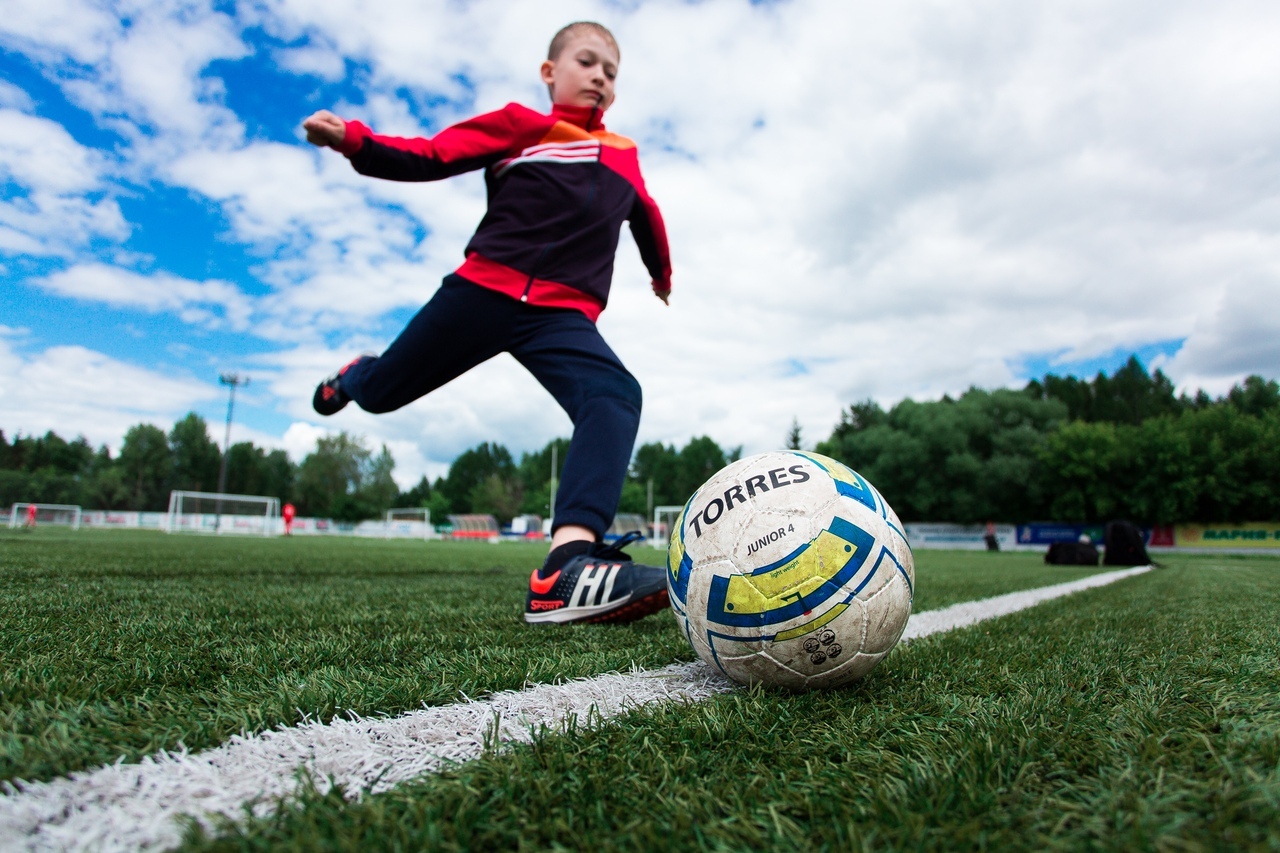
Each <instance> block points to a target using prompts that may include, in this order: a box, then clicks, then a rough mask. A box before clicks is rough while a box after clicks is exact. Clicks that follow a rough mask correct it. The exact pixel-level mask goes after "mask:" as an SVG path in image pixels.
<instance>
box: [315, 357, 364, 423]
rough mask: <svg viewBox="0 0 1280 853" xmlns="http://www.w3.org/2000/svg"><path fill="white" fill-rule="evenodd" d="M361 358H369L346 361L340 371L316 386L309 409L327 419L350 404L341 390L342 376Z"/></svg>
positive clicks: (349, 400)
mask: <svg viewBox="0 0 1280 853" xmlns="http://www.w3.org/2000/svg"><path fill="white" fill-rule="evenodd" d="M362 358H369V356H368V355H359V356H356V357H355V358H353V359H351V361H348V362H347V363H346V364H344V365H343V366H342V369H341V370H339V371H338V372H337V373H335V374H333V375H332V376H330V377H329V378H328V379H326V380H325V381H323V382H321V383H320V384H319V385H317V386H316V393H315V396H313V397H312V398H311V408H313V409H315V410H316V412H318V413H319V414H322V415H324V416H325V417H328V416H329V415H336V414H337V413H338V412H340V411H342V410H343V408H344V407H345V406H346V405H347V403H350V402H351V398H350V397H348V396H347V395H346V394H345V393H344V392H343V390H342V382H341V380H342V374H344V373H346V372H347V370H348V369H349V368H350V367H351V365H353V364H355V363H356V362H357V361H360V360H361V359H362Z"/></svg>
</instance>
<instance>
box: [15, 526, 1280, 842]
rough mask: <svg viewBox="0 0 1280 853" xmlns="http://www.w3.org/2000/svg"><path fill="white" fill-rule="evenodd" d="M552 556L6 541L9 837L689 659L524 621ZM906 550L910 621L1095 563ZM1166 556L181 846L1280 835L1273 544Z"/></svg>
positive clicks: (660, 646) (319, 542) (639, 628)
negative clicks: (181, 786)
mask: <svg viewBox="0 0 1280 853" xmlns="http://www.w3.org/2000/svg"><path fill="white" fill-rule="evenodd" d="M542 553H543V548H542V546H540V545H525V544H507V543H504V544H502V545H488V544H461V543H443V542H428V543H424V542H417V541H404V542H396V541H391V542H384V541H377V540H355V539H338V538H334V539H319V538H307V539H304V538H298V539H292V540H288V539H273V540H258V539H232V538H208V537H199V538H198V537H181V536H175V537H168V536H161V535H158V534H149V533H125V532H92V531H81V532H78V533H72V532H68V531H56V530H43V529H40V530H36V531H34V532H32V533H24V532H22V531H14V532H0V718H2V719H3V722H4V725H3V730H2V731H0V780H7V781H8V782H9V783H10V784H9V786H8V787H7V788H6V791H5V795H4V797H3V798H0V847H3V848H5V849H8V847H10V846H18V845H20V844H22V843H24V841H23V839H21V838H18V837H16V836H13V837H6V836H5V835H4V832H5V826H6V824H5V823H4V816H5V813H6V812H5V810H6V808H9V807H10V806H12V805H13V804H14V803H16V802H19V801H20V799H21V798H22V797H24V796H26V794H24V793H20V792H19V791H18V790H16V789H15V788H14V784H15V783H16V781H17V780H30V781H51V780H55V779H58V778H59V777H64V776H66V775H67V774H69V773H72V772H74V771H85V770H91V769H93V768H96V767H99V766H101V765H104V764H109V763H112V762H114V761H117V760H119V759H121V758H123V760H124V761H125V762H137V761H139V760H140V759H142V758H143V757H144V756H147V755H150V754H153V753H156V752H157V751H159V750H177V749H180V748H183V747H185V748H186V749H187V750H190V751H192V752H196V751H200V750H205V749H210V748H213V747H217V746H219V745H220V744H223V743H224V742H226V741H227V740H228V739H229V738H231V737H232V736H233V735H236V734H238V733H240V732H250V733H252V732H262V731H265V730H268V729H272V728H275V727H278V726H292V725H296V724H298V723H300V722H303V721H304V719H311V720H319V721H322V722H324V721H328V720H330V719H333V718H334V717H335V716H345V715H347V714H348V713H349V712H351V713H355V714H358V715H360V716H362V717H379V716H394V715H397V714H401V713H404V712H408V711H414V710H417V709H421V708H422V707H423V706H424V704H425V705H428V706H442V705H448V704H451V703H455V702H457V701H459V700H460V698H462V696H463V695H464V694H465V696H468V697H472V698H476V697H481V696H484V695H487V694H491V693H494V692H496V691H503V690H517V689H520V688H521V687H523V686H524V685H526V684H527V683H547V682H554V681H559V680H564V679H570V678H578V677H588V676H595V675H599V674H601V673H605V672H609V671H614V670H618V671H627V670H630V669H632V668H633V667H639V668H644V669H657V668H661V667H663V666H666V665H668V664H670V663H672V662H673V661H690V660H693V653H692V651H691V650H690V649H689V648H688V646H687V644H686V643H685V641H684V639H683V638H682V637H681V636H680V635H679V634H678V633H677V632H676V630H675V625H674V620H673V619H672V618H671V616H670V614H668V613H664V614H661V615H660V616H657V617H650V618H648V619H645V620H642V621H640V622H637V623H634V624H632V625H629V626H622V627H616V626H615V627H610V626H573V627H543V626H540V627H537V628H533V627H528V626H525V625H524V623H523V622H522V617H521V613H522V608H523V596H524V589H525V584H526V582H527V578H528V574H529V572H530V571H532V570H533V569H534V568H535V567H536V566H537V565H538V564H539V562H540V560H541V557H542ZM634 553H635V556H636V557H637V558H638V559H640V560H646V561H652V562H660V561H661V559H662V555H661V554H660V553H659V552H656V551H650V550H647V549H637V550H636V551H635V552H634ZM916 559H917V595H916V601H915V611H916V612H923V611H930V610H936V609H939V608H942V607H946V606H948V605H952V604H956V603H959V602H966V601H972V600H974V599H979V598H984V597H988V596H993V595H999V594H1002V593H1007V592H1011V591H1014V590H1024V589H1032V588H1036V587H1042V586H1045V585H1048V584H1054V583H1060V582H1062V581H1066V580H1072V579H1076V578H1081V577H1085V576H1087V575H1089V574H1092V573H1096V572H1098V571H1101V570H1093V569H1069V568H1064V567H1050V566H1045V565H1044V564H1043V563H1042V562H1041V558H1040V556H1039V555H1038V554H1026V553H999V554H987V553H981V552H940V551H921V552H918V553H917V555H916ZM1166 559H1167V562H1168V567H1167V568H1165V569H1162V570H1159V571H1154V572H1147V573H1145V574H1141V575H1138V576H1135V577H1130V578H1125V579H1124V580H1120V581H1117V582H1116V583H1113V584H1111V585H1108V586H1105V587H1101V588H1097V589H1091V590H1086V591H1083V592H1080V593H1077V594H1075V595H1072V596H1069V597H1066V598H1060V599H1056V600H1053V601H1049V602H1046V603H1044V604H1040V605H1038V606H1036V607H1034V608H1031V609H1028V610H1024V611H1021V612H1019V613H1015V614H1013V615H1010V616H1005V617H1002V618H999V619H994V620H991V621H988V622H983V623H980V624H978V625H975V626H972V627H968V628H961V629H958V630H955V631H951V632H948V633H940V634H935V635H932V636H929V637H925V638H922V639H917V640H914V641H912V642H910V643H908V644H904V645H901V646H899V647H898V648H897V649H895V650H894V651H893V652H892V653H891V654H890V656H889V657H888V658H887V659H886V660H885V661H884V662H883V663H882V664H881V665H880V666H879V667H877V668H876V669H875V670H873V671H872V673H871V675H870V676H869V677H868V678H866V679H865V680H863V681H862V682H860V683H858V684H857V685H855V686H854V687H853V688H851V689H848V690H843V691H836V692H831V693H815V694H805V695H790V694H779V693H772V692H769V691H764V690H758V689H757V690H734V691H730V692H726V693H720V694H717V695H714V696H711V697H710V698H708V699H705V700H704V701H701V702H698V703H696V704H689V703H658V704H654V705H650V706H646V707H645V708H641V709H636V710H632V711H629V712H627V713H624V714H623V715H621V716H617V717H613V718H611V719H609V720H606V721H597V724H595V725H575V726H571V727H570V728H569V729H568V730H567V731H566V730H560V731H543V732H541V733H539V734H538V736H537V737H536V738H535V739H534V741H533V743H532V744H525V745H514V746H510V747H508V748H504V749H492V750H489V751H488V752H486V753H485V754H484V755H483V756H482V757H480V758H479V759H478V760H475V761H472V762H469V763H464V764H459V765H456V766H455V767H452V768H450V769H448V770H447V771H445V772H443V773H438V774H434V775H427V776H424V777H422V778H421V779H419V780H417V781H413V782H410V783H405V784H402V785H400V786H398V787H396V788H394V789H392V790H390V791H387V792H384V793H379V794H373V795H367V794H366V795H365V796H363V797H362V798H361V799H360V800H359V801H358V802H349V801H348V800H346V799H344V798H343V796H342V795H341V794H340V793H338V792H332V791H331V792H328V793H322V792H321V790H319V789H312V790H309V791H304V793H303V794H302V795H301V796H300V797H298V798H297V800H296V801H295V802H292V803H290V805H289V806H288V807H287V808H284V809H280V810H277V811H274V812H271V813H269V814H266V815H265V816H262V817H257V818H254V819H246V820H241V821H239V822H237V823H228V822H223V823H222V824H220V825H219V828H218V829H217V830H216V831H213V832H211V831H206V830H204V829H201V828H199V827H196V826H191V827H189V828H188V830H187V841H186V844H187V846H189V847H190V848H192V849H203V848H214V849H222V848H225V849H244V848H275V847H280V846H302V847H310V848H340V849H361V850H365V849H378V848H399V849H419V848H423V847H432V848H439V849H483V848H516V847H527V848H530V849H544V848H548V847H556V846H560V847H565V848H579V849H586V848H590V849H601V848H606V849H609V848H616V849H656V848H667V847H677V848H685V849H767V848H783V847H785V848H800V849H861V848H866V849H899V848H912V849H957V848H978V849H992V850H1006V849H1044V848H1053V847H1060V848H1072V849H1078V848H1101V849H1220V848H1251V847H1252V848H1258V849H1273V850H1274V849H1280V631H1277V629H1276V624H1277V622H1280V559H1278V558H1274V557H1226V556H1221V557H1213V556H1186V555H1174V556H1170V557H1168V558H1166ZM320 787H321V788H323V787H324V786H320Z"/></svg>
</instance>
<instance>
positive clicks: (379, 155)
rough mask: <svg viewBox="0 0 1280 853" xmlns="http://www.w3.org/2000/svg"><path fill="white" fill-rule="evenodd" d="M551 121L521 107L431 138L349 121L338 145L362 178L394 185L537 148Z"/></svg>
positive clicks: (450, 173)
mask: <svg viewBox="0 0 1280 853" xmlns="http://www.w3.org/2000/svg"><path fill="white" fill-rule="evenodd" d="M548 121H549V119H548V118H547V117H545V116H542V115H540V114H539V113H536V112H534V111H533V110H530V109H528V108H527V107H522V106H520V105H519V104H507V106H505V107H504V108H502V109H501V110H498V111H497V112H492V113H485V114H484V115H480V116H476V117H475V118H472V119H468V120H466V121H464V122H461V123H459V124H455V125H453V126H452V127H447V128H445V129H444V130H442V131H440V132H439V133H437V134H436V135H435V136H433V137H431V138H427V137H425V136H420V137H403V136H382V135H380V134H376V133H374V132H373V131H372V130H370V129H369V128H368V127H367V126H365V125H364V124H362V123H361V122H358V121H348V122H347V129H346V133H345V135H344V136H343V139H342V142H341V143H340V144H338V145H337V146H335V147H336V148H337V150H338V151H340V152H342V153H343V154H345V155H346V156H347V158H348V159H350V160H351V165H352V166H354V167H355V170H356V171H357V172H359V173H360V174H362V175H369V176H371V177H374V178H386V179H388V180H392V181H437V180H440V179H441V178H448V177H451V176H453V175H458V174H461V173H463V172H470V171H472V170H474V169H483V168H484V167H485V166H488V165H489V164H491V163H493V162H495V161H496V160H499V159H501V158H502V156H503V155H504V154H507V153H508V152H509V151H511V149H512V148H513V147H524V146H525V145H529V144H533V142H536V141H537V139H539V138H541V136H542V134H544V133H545V132H546V128H547V126H549V125H548Z"/></svg>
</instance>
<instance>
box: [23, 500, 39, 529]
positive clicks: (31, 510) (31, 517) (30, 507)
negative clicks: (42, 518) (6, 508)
mask: <svg viewBox="0 0 1280 853" xmlns="http://www.w3.org/2000/svg"><path fill="white" fill-rule="evenodd" d="M22 526H23V527H31V528H34V527H35V526H36V505H35V504H27V520H26V521H24V522H23V523H22Z"/></svg>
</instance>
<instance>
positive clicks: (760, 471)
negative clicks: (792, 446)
mask: <svg viewBox="0 0 1280 853" xmlns="http://www.w3.org/2000/svg"><path fill="white" fill-rule="evenodd" d="M667 587H668V590H669V592H670V593H671V606H672V608H673V609H674V610H675V613H676V620H677V622H678V623H679V625H680V629H681V631H683V632H684V634H685V636H686V637H688V638H689V642H690V643H691V644H692V645H693V649H694V651H696V652H697V653H698V656H699V657H701V658H702V659H703V660H704V661H706V662H707V663H708V664H710V665H712V666H714V667H716V668H718V669H719V670H720V671H721V672H723V673H724V674H725V675H727V676H728V677H729V678H732V679H733V680H735V681H739V682H742V683H744V684H754V683H757V682H763V683H764V684H768V685H774V686H779V687H784V688H788V689H792V690H808V689H812V688H824V687H839V686H841V685H845V684H849V683H850V682H852V681H855V680H857V679H859V678H861V677H862V676H864V675H866V674H867V672H869V671H870V670H871V668H872V667H873V666H875V665H876V664H877V663H879V661H880V659H881V658H883V657H884V656H885V655H886V654H888V653H889V650H890V649H892V648H893V647H894V644H896V643H897V642H898V638H899V637H901V636H902V631H903V629H904V628H905V627H906V625H907V617H908V616H910V615H911V601H912V597H913V593H914V590H915V564H914V560H913V559H912V555H911V547H910V546H909V545H908V544H907V537H906V535H905V534H904V533H903V530H902V522H900V521H899V520H898V516H897V514H895V513H894V511H893V510H892V509H891V508H890V507H889V504H888V503H886V502H885V499H884V498H883V497H881V495H880V493H879V492H878V491H876V489H875V487H874V486H872V485H871V484H870V483H868V482H867V481H866V480H865V479H864V478H863V477H861V476H860V475H859V474H858V473H857V472H856V471H854V470H852V469H850V468H848V467H846V466H845V465H842V464H841V463H839V462H837V461H835V460H834V459H828V458H827V457H825V456H821V455H819V454H817V453H803V452H800V451H774V452H771V453H762V454H759V455H757V456H751V457H748V458H746V459H741V460H739V461H737V462H734V463H732V464H730V465H728V466H726V467H725V468H723V469H722V470H721V471H719V472H718V473H717V474H715V475H714V476H713V477H712V478H711V479H710V480H708V481H707V482H706V483H705V484H704V485H703V486H702V488H700V489H698V491H697V492H695V493H694V495H693V497H691V498H689V502H688V503H687V504H685V507H684V511H683V512H682V513H681V514H680V517H679V518H678V519H677V520H676V523H675V525H674V527H673V530H672V534H671V544H670V546H669V548H668V550H667Z"/></svg>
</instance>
